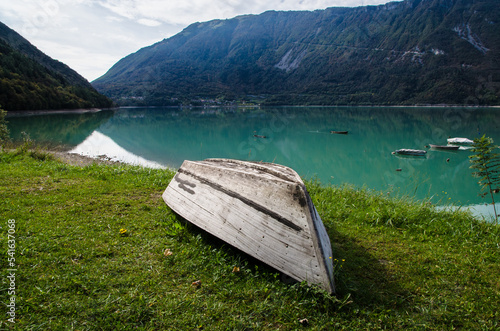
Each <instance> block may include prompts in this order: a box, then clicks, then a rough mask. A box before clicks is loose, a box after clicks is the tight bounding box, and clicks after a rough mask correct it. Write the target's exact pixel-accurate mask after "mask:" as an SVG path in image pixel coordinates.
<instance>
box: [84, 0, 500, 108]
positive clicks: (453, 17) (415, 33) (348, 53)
mask: <svg viewBox="0 0 500 331" xmlns="http://www.w3.org/2000/svg"><path fill="white" fill-rule="evenodd" d="M499 52H500V6H498V3H497V0H406V1H403V2H392V3H388V4H385V5H381V6H366V7H357V8H328V9H326V10H317V11H312V12H274V11H270V12H265V13H263V14H261V15H247V16H239V17H235V18H233V19H228V20H214V21H210V22H205V23H195V24H192V25H190V26H189V27H187V28H186V29H185V30H184V31H182V32H181V33H179V34H177V35H175V36H173V37H171V38H169V39H165V40H163V41H161V42H159V43H157V44H154V45H152V46H150V47H146V48H143V49H141V50H139V51H138V52H136V53H134V54H131V55H129V56H127V57H126V58H124V59H122V60H121V61H119V62H118V63H117V64H116V65H114V66H113V67H112V68H111V69H110V70H109V71H108V72H107V73H106V74H105V75H104V76H102V77H101V78H99V79H97V80H96V81H94V82H93V85H94V86H95V87H96V88H97V89H98V90H99V91H101V92H103V93H104V94H106V95H108V96H110V97H112V98H114V99H115V100H121V101H122V102H125V103H127V102H128V103H131V102H136V103H137V102H138V101H139V102H142V103H146V104H170V103H172V102H173V103H175V102H178V100H182V99H183V98H185V99H191V100H192V99H197V98H200V97H204V98H219V99H224V100H227V99H234V98H240V99H252V98H253V97H255V96H258V97H259V100H261V101H262V100H265V101H264V102H266V103H271V104H272V103H275V104H277V103H279V104H297V103H300V104H441V103H446V104H477V105H491V104H499V103H500V53H499Z"/></svg>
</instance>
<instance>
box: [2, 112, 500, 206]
mask: <svg viewBox="0 0 500 331" xmlns="http://www.w3.org/2000/svg"><path fill="white" fill-rule="evenodd" d="M7 120H8V121H9V128H10V130H11V133H12V136H13V137H14V138H19V137H20V133H21V131H25V132H27V133H29V134H30V136H31V137H32V138H33V139H36V140H38V141H50V142H53V143H60V144H67V145H70V146H72V148H73V151H74V152H78V153H81V154H87V155H91V156H97V155H106V156H107V157H110V158H116V159H119V160H121V161H125V162H130V163H136V164H143V165H146V166H151V167H161V166H166V167H172V168H178V167H179V166H180V165H181V163H182V162H183V161H184V160H186V159H189V160H201V159H205V158H219V157H222V158H235V159H242V160H255V161H266V162H276V163H280V164H284V165H287V166H289V167H292V168H293V169H294V170H296V171H297V172H298V173H299V174H300V175H301V176H303V177H305V178H313V177H316V178H317V179H319V180H320V181H321V182H322V183H323V184H335V185H339V184H343V183H350V184H353V185H355V186H358V187H362V186H366V187H368V188H370V189H375V190H380V191H384V192H391V194H407V195H410V196H415V197H416V198H417V199H430V200H432V202H434V203H436V204H440V205H446V204H449V203H453V204H456V205H472V204H476V205H477V204H483V205H484V203H487V202H488V200H486V199H485V200H482V199H481V198H480V197H479V196H478V192H479V190H480V187H479V185H478V184H477V181H476V179H475V178H473V177H472V176H471V173H472V171H471V170H470V169H469V159H468V156H469V155H470V151H467V150H458V151H453V152H446V151H439V150H433V149H428V148H426V147H425V146H427V145H429V144H446V139H447V138H448V137H450V136H451V137H467V138H470V139H473V138H475V137H478V136H481V135H483V134H485V135H486V136H489V137H492V138H493V139H494V140H495V142H496V143H497V144H498V143H500V130H499V127H500V111H499V110H497V109H491V108H486V109H485V108H416V107H412V108H394V107H391V108H385V107H367V108H363V107H279V108H266V109H230V110H228V109H196V108H194V109H187V110H181V109H176V108H122V109H119V110H116V111H112V112H111V111H102V112H98V113H84V114H52V115H36V116H23V117H15V116H9V117H8V119H7ZM332 130H333V131H348V134H347V135H342V134H332V133H331V131H332ZM256 136H257V137H256ZM264 137H265V138H264ZM400 148H412V149H426V150H427V151H428V153H427V155H426V156H425V157H399V156H395V155H392V154H391V152H393V151H394V150H396V149H400ZM499 198H500V196H499ZM483 209H484V206H483ZM481 212H482V213H484V211H483V210H482V211H481Z"/></svg>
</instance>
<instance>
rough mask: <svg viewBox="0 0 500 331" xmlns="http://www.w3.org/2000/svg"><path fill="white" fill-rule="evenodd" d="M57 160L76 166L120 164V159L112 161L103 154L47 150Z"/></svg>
mask: <svg viewBox="0 0 500 331" xmlns="http://www.w3.org/2000/svg"><path fill="white" fill-rule="evenodd" d="M47 153H49V154H51V155H53V156H54V158H56V159H57V160H59V161H61V162H64V163H67V164H70V165H75V166H81V167H85V166H89V165H92V164H103V163H104V164H120V162H118V161H111V160H110V159H109V158H107V157H105V156H102V157H99V158H92V157H88V156H84V155H80V154H74V153H68V152H64V151H47Z"/></svg>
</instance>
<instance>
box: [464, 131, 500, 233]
mask: <svg viewBox="0 0 500 331" xmlns="http://www.w3.org/2000/svg"><path fill="white" fill-rule="evenodd" d="M497 148H498V146H496V145H494V143H493V139H491V138H489V137H486V136H484V135H483V136H482V137H481V138H476V139H474V144H473V148H472V152H473V153H474V154H473V155H471V156H469V161H470V163H471V164H472V165H471V166H470V168H471V169H474V170H476V171H475V172H473V173H472V175H473V176H474V177H477V178H479V181H478V183H479V185H480V186H481V190H484V189H487V190H488V191H489V193H490V196H491V201H492V202H493V212H494V215H495V216H494V217H495V220H496V222H497V224H498V214H497V210H496V206H495V197H494V193H497V192H498V190H499V186H500V154H499V153H496V152H495V150H496V149H497ZM487 194H488V193H484V194H482V196H485V195H487Z"/></svg>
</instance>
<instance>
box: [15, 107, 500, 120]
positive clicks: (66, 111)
mask: <svg viewBox="0 0 500 331" xmlns="http://www.w3.org/2000/svg"><path fill="white" fill-rule="evenodd" d="M276 107H278V108H282V107H294V108H300V107H323V108H329V107H332V108H333V107H367V108H471V109H474V108H496V109H500V105H498V106H478V105H474V106H470V105H275V106H272V105H255V106H248V105H241V106H237V105H232V106H224V105H221V106H120V107H116V108H89V109H58V110H11V111H7V115H6V117H22V116H33V115H53V114H85V113H97V112H100V111H108V110H120V109H131V108H172V109H174V108H179V109H183V108H184V109H185V108H203V109H207V108H211V109H215V108H276Z"/></svg>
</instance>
